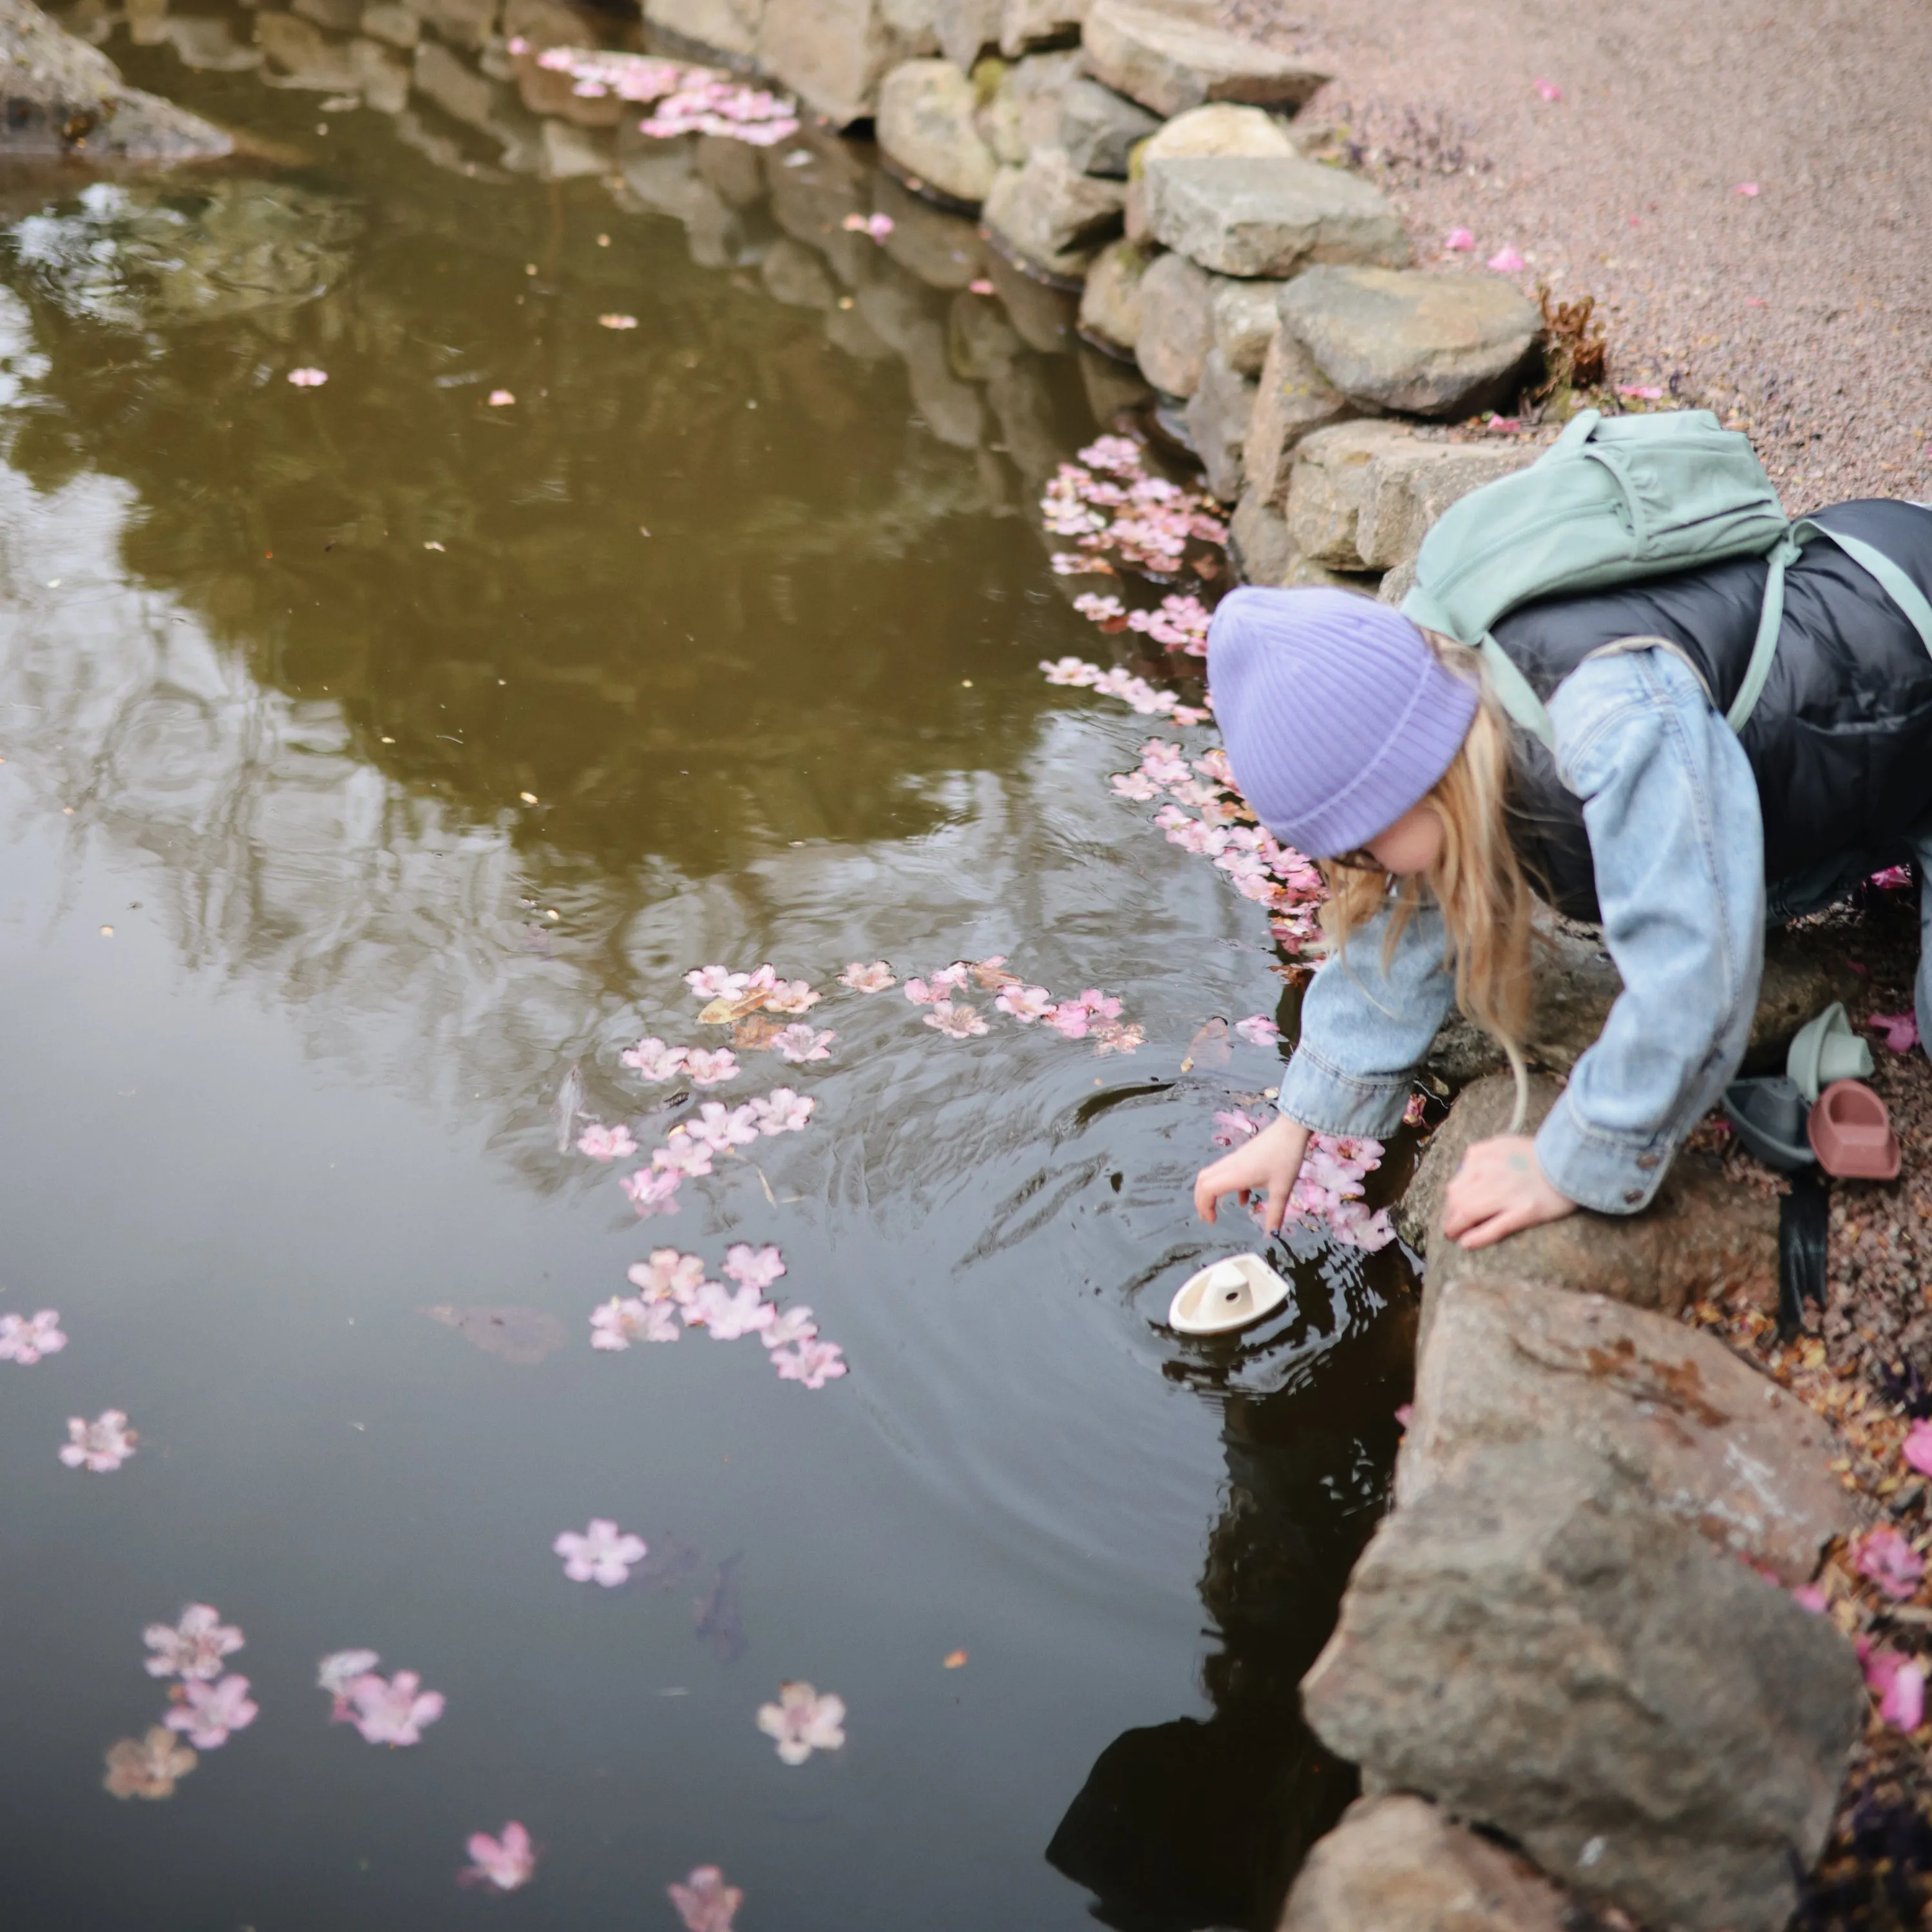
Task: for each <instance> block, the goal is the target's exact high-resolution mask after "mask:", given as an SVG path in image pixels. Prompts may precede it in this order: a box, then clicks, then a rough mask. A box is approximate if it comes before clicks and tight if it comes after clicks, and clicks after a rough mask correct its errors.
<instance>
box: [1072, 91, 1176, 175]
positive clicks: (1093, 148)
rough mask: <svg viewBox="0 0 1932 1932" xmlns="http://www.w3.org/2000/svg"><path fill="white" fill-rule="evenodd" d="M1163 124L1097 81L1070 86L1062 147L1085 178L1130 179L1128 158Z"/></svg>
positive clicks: (1143, 109)
mask: <svg viewBox="0 0 1932 1932" xmlns="http://www.w3.org/2000/svg"><path fill="white" fill-rule="evenodd" d="M1159 126H1160V121H1157V119H1156V118H1154V115H1151V114H1150V113H1148V111H1147V110H1146V109H1145V107H1138V106H1136V104H1135V103H1134V102H1133V101H1130V100H1128V99H1127V97H1126V96H1125V95H1119V94H1116V93H1115V92H1114V90H1113V89H1112V88H1111V87H1103V86H1101V85H1100V83H1099V82H1098V81H1097V80H1075V81H1073V82H1071V83H1069V85H1068V86H1067V92H1066V93H1065V94H1064V95H1062V96H1061V102H1060V145H1061V146H1062V147H1063V148H1065V149H1066V150H1067V159H1068V160H1070V161H1071V162H1072V163H1073V165H1074V166H1076V168H1078V169H1079V170H1080V172H1082V174H1085V175H1107V176H1108V177H1109V178H1112V179H1114V180H1118V181H1125V180H1126V179H1127V157H1128V156H1129V155H1130V154H1132V153H1133V151H1134V148H1135V146H1136V144H1137V143H1138V142H1142V141H1144V140H1145V139H1147V138H1148V136H1149V135H1151V133H1154V130H1155V129H1157V127H1159Z"/></svg>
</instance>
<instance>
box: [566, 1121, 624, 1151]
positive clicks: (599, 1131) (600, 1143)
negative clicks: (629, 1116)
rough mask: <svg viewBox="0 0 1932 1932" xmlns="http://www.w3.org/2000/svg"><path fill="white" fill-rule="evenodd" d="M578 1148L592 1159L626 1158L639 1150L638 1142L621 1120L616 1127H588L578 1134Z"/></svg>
mask: <svg viewBox="0 0 1932 1932" xmlns="http://www.w3.org/2000/svg"><path fill="white" fill-rule="evenodd" d="M577 1152H578V1153H579V1154H588V1155H589V1157H590V1158H591V1159H592V1160H627V1159H628V1157H630V1156H631V1155H632V1154H635V1153H636V1152H637V1142H635V1141H634V1140H633V1139H631V1130H630V1129H629V1128H628V1127H625V1125H624V1124H622V1122H621V1121H619V1124H617V1125H616V1127H586V1128H585V1129H584V1130H583V1133H580V1135H579V1136H577Z"/></svg>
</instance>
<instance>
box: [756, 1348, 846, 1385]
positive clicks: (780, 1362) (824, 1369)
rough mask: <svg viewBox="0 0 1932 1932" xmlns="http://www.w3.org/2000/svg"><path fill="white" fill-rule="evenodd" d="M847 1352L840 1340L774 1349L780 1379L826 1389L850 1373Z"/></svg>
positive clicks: (775, 1365)
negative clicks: (827, 1385)
mask: <svg viewBox="0 0 1932 1932" xmlns="http://www.w3.org/2000/svg"><path fill="white" fill-rule="evenodd" d="M844 1358H845V1352H844V1349H841V1347H840V1346H838V1343H836V1342H820V1341H815V1340H814V1341H803V1342H800V1343H798V1344H797V1345H796V1346H795V1347H793V1348H790V1349H773V1350H772V1367H773V1368H775V1369H776V1370H778V1379H779V1381H781V1382H802V1383H803V1384H804V1385H805V1387H806V1388H808V1389H822V1388H823V1387H824V1386H825V1385H826V1383H827V1382H836V1381H837V1380H838V1378H839V1377H840V1376H842V1375H844V1373H845V1372H846V1362H845V1359H844Z"/></svg>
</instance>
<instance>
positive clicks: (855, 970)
mask: <svg viewBox="0 0 1932 1932" xmlns="http://www.w3.org/2000/svg"><path fill="white" fill-rule="evenodd" d="M838 983H839V984H840V985H841V986H850V988H851V989H852V990H853V992H855V993H883V992H884V991H885V990H886V988H887V987H888V986H896V985H897V984H898V982H897V981H896V980H894V978H893V977H892V968H890V967H889V966H888V965H886V962H884V961H883V959H874V961H873V962H872V963H871V965H869V966H867V965H863V964H862V963H861V962H859V961H858V960H856V959H855V960H853V962H852V963H851V965H849V966H848V967H847V968H846V969H845V970H844V972H842V973H841V974H839V976H838Z"/></svg>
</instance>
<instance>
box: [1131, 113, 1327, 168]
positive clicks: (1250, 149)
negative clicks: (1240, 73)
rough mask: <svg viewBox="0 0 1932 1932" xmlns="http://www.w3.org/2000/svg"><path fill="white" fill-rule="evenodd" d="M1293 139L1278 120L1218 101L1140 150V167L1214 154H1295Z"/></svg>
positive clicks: (1179, 119) (1180, 118) (1175, 122)
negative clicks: (1149, 163)
mask: <svg viewBox="0 0 1932 1932" xmlns="http://www.w3.org/2000/svg"><path fill="white" fill-rule="evenodd" d="M1294 152H1295V142H1294V140H1293V139H1292V137H1291V136H1290V135H1289V131H1288V129H1287V128H1286V127H1285V126H1284V125H1283V123H1282V121H1281V120H1280V117H1279V116H1277V115H1273V114H1270V113H1267V112H1265V110H1263V109H1262V108H1259V107H1238V106H1237V105H1236V104H1235V103H1233V102H1232V101H1214V102H1212V103H1211V104H1209V105H1208V106H1207V107H1190V109H1189V110H1187V113H1185V114H1177V115H1175V117H1174V118H1173V119H1172V121H1169V122H1167V123H1166V125H1165V126H1164V127H1162V129H1161V130H1160V133H1157V134H1156V135H1154V136H1153V138H1152V139H1150V140H1149V141H1148V144H1147V145H1146V146H1145V148H1142V150H1141V165H1142V166H1143V167H1145V166H1146V165H1147V163H1148V162H1150V161H1169V160H1182V159H1184V158H1186V157H1190V156H1192V157H1196V158H1197V159H1198V158H1199V157H1201V156H1203V155H1213V154H1255V155H1262V156H1268V155H1271V154H1293V153H1294Z"/></svg>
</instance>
